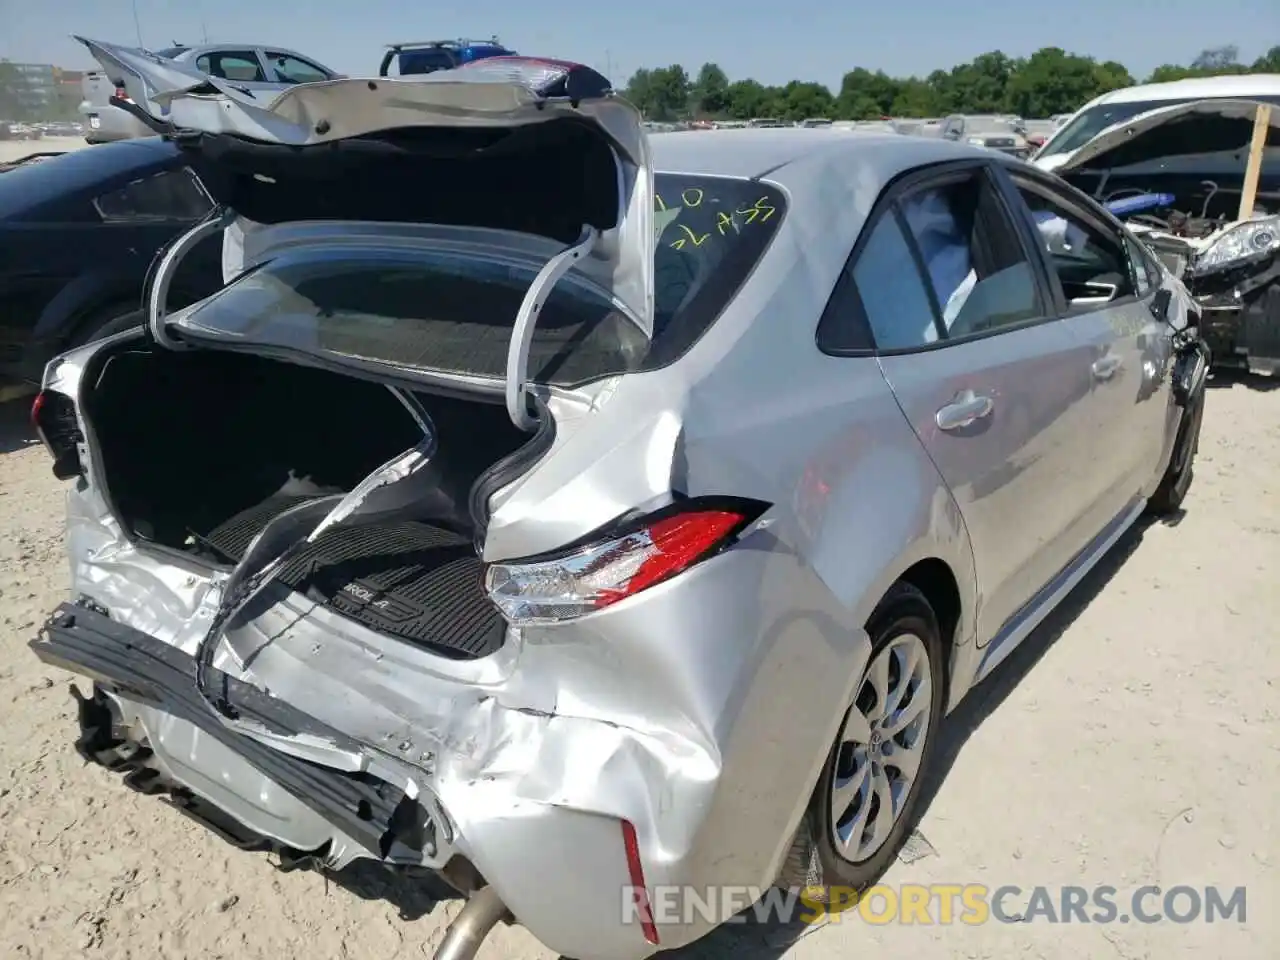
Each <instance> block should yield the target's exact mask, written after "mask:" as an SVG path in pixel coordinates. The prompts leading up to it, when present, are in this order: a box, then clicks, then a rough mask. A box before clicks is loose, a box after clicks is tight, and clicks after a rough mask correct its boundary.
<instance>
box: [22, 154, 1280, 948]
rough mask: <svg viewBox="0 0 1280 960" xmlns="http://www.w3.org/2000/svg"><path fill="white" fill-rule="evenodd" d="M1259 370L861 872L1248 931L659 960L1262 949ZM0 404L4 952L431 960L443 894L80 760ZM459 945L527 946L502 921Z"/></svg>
mask: <svg viewBox="0 0 1280 960" xmlns="http://www.w3.org/2000/svg"><path fill="white" fill-rule="evenodd" d="M5 146H9V145H5ZM1270 386H1272V384H1270V383H1268V382H1267V381H1258V380H1247V381H1245V380H1237V379H1229V380H1226V381H1224V382H1220V383H1218V384H1216V386H1215V388H1214V389H1213V390H1212V391H1211V396H1210V399H1209V408H1208V415H1207V418H1206V422H1205V436H1204V440H1203V442H1202V446H1201V456H1200V462H1199V468H1198V472H1197V478H1196V481H1195V485H1194V487H1193V488H1192V493H1191V495H1190V497H1189V498H1188V500H1187V504H1186V513H1185V515H1184V516H1183V517H1182V518H1181V519H1180V521H1179V522H1177V523H1176V524H1172V525H1157V526H1150V527H1146V528H1144V529H1142V530H1140V531H1135V532H1134V533H1133V534H1132V535H1130V536H1129V537H1127V538H1126V540H1125V541H1124V542H1122V543H1121V544H1120V545H1119V546H1118V547H1117V548H1116V550H1115V551H1114V552H1113V554H1112V556H1111V557H1110V558H1108V559H1109V562H1106V563H1104V565H1103V569H1099V570H1097V571H1095V572H1094V574H1093V575H1091V576H1090V578H1089V579H1088V580H1087V581H1086V582H1085V583H1084V584H1083V585H1082V586H1081V587H1080V589H1078V590H1077V591H1076V593H1075V594H1074V595H1073V596H1072V597H1071V598H1070V599H1069V601H1068V603H1067V604H1066V606H1065V608H1064V609H1062V610H1060V611H1058V613H1057V614H1055V615H1054V616H1053V617H1052V618H1051V619H1050V622H1049V623H1047V624H1046V625H1045V626H1044V627H1042V628H1041V629H1040V630H1039V631H1038V632H1037V634H1036V635H1035V636H1033V637H1032V638H1031V640H1029V641H1028V643H1027V644H1025V645H1024V647H1023V649H1022V650H1020V651H1019V652H1018V653H1017V654H1016V655H1015V656H1014V657H1013V658H1012V659H1011V660H1010V661H1009V662H1008V663H1007V664H1006V665H1005V666H1004V667H1003V668H1002V669H1001V670H1000V671H999V672H998V673H997V675H996V676H994V677H993V678H992V679H991V680H990V681H989V682H988V683H987V684H985V685H984V686H983V687H982V688H981V689H980V690H979V691H977V692H976V693H975V694H974V695H972V696H971V697H970V701H969V702H968V703H966V705H965V706H964V707H962V708H961V710H960V711H959V712H958V714H957V715H956V716H954V717H953V718H952V719H951V721H950V722H949V723H948V726H947V729H946V731H945V737H946V742H945V744H944V751H943V752H944V756H945V759H946V764H945V766H946V771H945V777H944V778H943V779H942V780H941V783H940V785H939V786H938V788H937V790H936V793H935V794H934V796H933V798H932V802H931V804H930V807H929V810H928V813H927V815H926V816H925V818H924V821H923V823H922V825H921V834H922V835H923V837H924V838H925V840H926V841H927V845H928V847H929V848H931V852H930V854H929V855H928V856H926V857H925V858H923V859H920V860H917V861H915V862H913V863H911V864H904V863H899V864H898V865H896V866H895V867H894V869H893V870H892V871H891V872H890V874H889V875H888V877H886V882H888V883H891V884H902V883H908V882H920V883H952V884H959V883H983V884H987V885H989V886H990V887H993V888H994V887H997V886H1000V885H1004V884H1013V885H1018V886H1020V887H1022V888H1024V889H1029V888H1031V887H1033V886H1036V885H1051V886H1054V887H1057V886H1060V885H1065V884H1078V885H1082V886H1093V885H1099V884H1109V885H1111V886H1114V887H1117V888H1120V889H1121V890H1122V891H1123V890H1126V889H1130V888H1133V887H1138V886H1141V885H1143V884H1148V883H1151V884H1160V885H1162V886H1163V887H1165V888H1168V887H1170V886H1173V885H1175V884H1189V885H1192V886H1195V887H1199V888H1201V889H1203V888H1204V887H1205V886H1206V885H1209V884H1218V885H1221V886H1225V887H1228V888H1232V887H1237V886H1245V887H1247V888H1248V893H1247V897H1248V899H1247V904H1248V920H1247V923H1245V924H1243V925H1242V924H1239V923H1236V922H1225V923H1224V922H1221V921H1220V922H1218V923H1217V924H1213V925H1207V924H1204V923H1196V924H1190V925H1178V924H1173V923H1170V922H1168V921H1165V922H1162V923H1159V924H1154V925H1140V924H1136V923H1131V924H1127V925H1126V924H1119V923H1115V924H1109V925H1101V924H1079V923H1074V924H1071V925H1069V926H1054V925H1050V924H1047V923H1043V922H1026V923H1017V924H1001V923H995V922H991V923H988V924H985V925H982V926H964V925H953V926H920V925H915V926H904V925H889V926H877V925H872V924H868V923H867V922H865V921H864V920H862V919H860V918H858V917H857V916H856V915H853V916H849V917H848V918H846V919H844V920H842V921H841V922H840V923H832V924H827V925H825V926H820V927H816V928H805V929H803V930H800V929H790V928H783V927H779V926H755V925H753V926H747V927H735V928H732V929H726V930H725V931H722V932H720V933H717V934H715V935H713V936H712V937H710V938H708V939H707V940H706V941H704V942H703V943H700V944H698V945H697V946H696V947H695V948H694V949H692V950H689V951H686V957H691V956H698V957H704V956H705V957H712V956H715V957H726V958H727V957H733V958H735V960H738V958H745V960H775V958H778V957H781V956H784V955H785V956H787V957H795V958H800V957H803V958H819V957H822V958H825V957H832V958H834V957H865V956H895V955H897V956H908V955H909V956H912V957H913V958H917V960H940V958H974V960H977V958H997V957H998V958H1002V960H1003V958H1014V957H1026V958H1043V960H1078V958H1080V957H1095V956H1096V957H1101V958H1112V957H1116V958H1120V960H1148V958H1158V960H1177V958H1181V957H1187V958H1191V957H1195V958H1197V960H1214V958H1223V960H1254V958H1257V960H1263V958H1267V960H1274V958H1276V957H1280V915H1278V914H1277V913H1276V911H1275V910H1274V907H1275V905H1276V904H1277V903H1280V807H1278V806H1277V798H1278V797H1280V628H1277V626H1276V625H1277V623H1280V590H1278V589H1277V588H1276V582H1277V571H1280V390H1276V391H1272V390H1270V389H1268V388H1269V387H1270ZM1274 386H1277V387H1280V383H1276V384H1274ZM25 415H26V411H25V405H23V404H20V403H19V404H8V405H6V406H3V407H0V616H2V617H3V626H2V630H3V632H2V633H0V641H2V642H3V644H4V649H3V657H2V658H0V711H2V712H0V716H2V717H3V723H2V724H0V911H2V913H0V944H3V945H4V946H5V955H6V956H10V957H21V958H48V960H61V958H72V957H77V958H79V957H91V958H103V960H105V958H126V957H128V958H139V960H141V958H152V957H163V958H175V960H176V958H217V957H225V958H231V957H235V958H237V960H258V958H262V960H267V958H270V960H275V958H277V957H280V956H299V955H302V954H303V953H304V951H305V953H306V955H307V956H308V957H311V958H314V960H329V958H334V960H375V958H376V960H385V958H389V957H414V956H430V955H431V952H432V949H433V948H434V946H435V945H436V944H437V943H438V942H439V939H440V937H441V934H442V931H443V928H444V924H445V923H446V922H447V920H448V919H449V918H450V917H451V916H452V915H453V914H454V913H456V911H457V909H458V904H457V903H456V902H446V903H433V902H432V900H431V899H430V897H429V896H428V895H427V894H426V892H425V891H423V890H422V889H420V888H413V887H409V886H407V885H404V884H401V883H397V882H394V881H392V880H390V879H389V878H386V877H384V876H383V875H382V874H380V873H379V872H376V871H375V872H363V873H357V874H353V875H350V876H347V877H344V878H341V880H342V884H339V883H336V882H334V881H332V880H326V879H325V878H324V877H322V876H320V875H318V874H312V873H292V874H280V873H278V872H276V871H275V870H274V869H273V867H272V865H271V863H270V862H269V860H268V858H267V857H266V856H264V855H260V854H244V853H240V852H238V851H234V850H232V849H231V848H229V847H227V846H225V845H223V844H222V843H221V842H220V841H219V840H217V839H215V838H214V837H213V836H211V835H210V834H208V833H206V832H205V831H204V830H203V829H201V828H200V827H197V826H196V825H194V824H192V823H190V822H189V821H187V820H186V819H184V818H183V817H182V816H180V815H179V814H178V813H177V812H176V811H175V810H171V809H168V808H166V807H165V806H164V805H163V804H162V803H161V802H160V801H158V800H155V799H148V798H143V797H139V796H137V795H135V794H133V793H131V792H129V791H128V790H126V789H125V788H124V787H123V786H122V785H121V783H120V782H119V779H118V778H117V777H116V776H114V775H112V774H110V773H107V772H106V771H103V770H101V769H99V768H96V767H88V768H86V767H84V766H83V765H82V764H81V762H80V760H79V758H78V757H77V756H76V755H75V753H74V752H73V750H72V748H71V740H72V729H73V725H74V724H73V720H74V716H73V709H72V701H71V698H70V697H69V696H68V694H67V684H68V682H69V681H70V679H71V678H70V677H68V676H66V675H63V674H59V673H56V672H53V671H50V670H49V669H47V668H45V667H44V666H42V665H41V664H40V663H39V662H38V661H37V660H36V659H35V658H34V657H33V656H32V655H31V654H30V652H29V651H28V650H27V648H26V641H27V640H28V639H29V638H30V637H31V635H32V634H33V632H34V630H35V628H36V626H37V624H38V623H39V622H40V621H41V619H42V618H43V616H44V614H45V613H46V612H47V611H48V610H49V609H51V608H52V607H53V606H54V605H55V604H56V603H57V602H58V601H59V600H61V599H62V598H63V596H64V591H65V578H66V574H65V568H64V562H63V559H62V553H61V513H62V505H61V498H60V495H59V489H58V484H57V483H56V482H55V481H54V480H53V478H52V477H51V475H50V473H49V469H48V467H49V463H48V458H47V456H46V455H45V453H44V451H43V449H41V448H40V447H39V445H38V444H36V443H34V442H33V440H32V438H31V437H30V434H29V432H28V430H27V427H26V422H25ZM1268 584H1270V586H1268ZM1014 905H1015V906H1016V905H1017V904H1016V903H1015V904H1014ZM1268 905H1269V906H1268ZM481 956H482V957H483V958H486V960H496V958H499V957H521V958H525V957H528V958H533V957H545V956H548V954H547V952H546V951H545V950H543V949H541V948H540V947H539V945H538V944H537V943H536V942H535V941H534V940H533V939H532V938H531V937H530V936H528V935H527V934H526V933H524V932H523V931H521V930H519V929H506V930H500V931H499V932H498V933H497V934H496V935H495V936H494V937H493V938H491V939H490V941H489V942H488V943H487V944H486V946H485V949H484V950H483V951H482V953H481Z"/></svg>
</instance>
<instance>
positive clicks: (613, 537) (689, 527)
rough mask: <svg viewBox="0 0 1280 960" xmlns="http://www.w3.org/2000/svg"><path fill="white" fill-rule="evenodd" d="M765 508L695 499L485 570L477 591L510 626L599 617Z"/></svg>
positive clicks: (684, 566) (726, 538)
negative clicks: (549, 551) (578, 542)
mask: <svg viewBox="0 0 1280 960" xmlns="http://www.w3.org/2000/svg"><path fill="white" fill-rule="evenodd" d="M767 507H768V505H767V504H763V503H760V502H759V501H755V500H743V499H737V498H724V497H700V498H696V499H691V500H683V501H680V502H679V503H676V504H674V505H672V506H671V507H667V508H665V509H663V510H660V511H658V512H656V513H653V514H650V515H648V516H646V517H644V518H642V519H640V520H634V521H631V522H629V523H626V524H624V525H621V526H618V527H617V528H615V529H611V530H609V531H608V532H605V533H602V534H600V535H598V536H594V537H591V538H589V539H588V540H587V541H586V542H585V543H583V544H582V545H580V546H576V547H572V548H569V549H567V550H564V551H561V552H558V553H556V554H551V555H546V556H542V557H534V558H531V559H528V560H508V561H503V562H500V563H494V564H490V565H489V566H488V567H487V568H486V570H485V589H486V590H487V591H488V594H489V597H490V599H492V600H493V602H494V603H495V604H497V606H498V608H499V609H500V610H501V611H502V613H503V615H504V616H505V617H506V618H507V620H508V621H510V622H511V623H517V624H524V623H556V622H559V621H562V620H571V619H573V618H574V617H580V616H582V615H584V614H587V613H591V612H593V611H595V610H601V609H603V608H605V607H608V606H610V605H612V604H615V603H617V602H618V601H620V600H625V599H626V598H627V597H631V596H634V595H635V594H637V593H640V592H641V591H643V590H647V589H648V588H649V587H652V586H655V585H656V584H659V583H662V582H663V581H666V580H669V579H671V578H672V577H674V576H676V575H677V574H679V573H682V572H684V571H685V570H688V569H689V568H690V567H692V566H694V565H695V564H698V563H701V562H702V561H703V560H706V559H707V558H709V557H712V556H714V555H715V554H717V553H719V552H721V551H722V550H724V549H725V548H726V547H728V546H729V545H730V544H732V543H733V542H734V540H735V539H736V538H737V537H738V535H739V534H740V533H742V531H743V530H744V529H745V528H746V527H747V526H749V525H750V524H751V523H753V522H755V520H756V519H758V518H759V517H760V515H761V514H763V513H764V511H765V510H766V509H767Z"/></svg>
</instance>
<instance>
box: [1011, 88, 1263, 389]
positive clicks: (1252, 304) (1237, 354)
mask: <svg viewBox="0 0 1280 960" xmlns="http://www.w3.org/2000/svg"><path fill="white" fill-rule="evenodd" d="M1216 80H1217V81H1229V82H1230V84H1231V85H1232V87H1241V86H1242V85H1247V86H1250V87H1252V88H1254V89H1260V88H1266V89H1271V90H1273V91H1274V92H1273V94H1272V95H1271V96H1266V95H1261V96H1258V97H1250V98H1239V97H1215V98H1213V99H1194V100H1190V101H1181V100H1180V101H1178V102H1173V103H1166V104H1156V103H1149V102H1144V103H1143V104H1142V106H1144V107H1147V108H1149V109H1144V110H1143V111H1142V112H1139V113H1137V114H1136V115H1135V114H1132V112H1131V111H1126V110H1122V109H1120V108H1121V107H1125V106H1130V105H1128V104H1119V105H1115V104H1101V105H1098V106H1094V105H1092V104H1091V105H1090V106H1089V107H1086V108H1085V110H1083V111H1081V113H1080V115H1079V116H1078V118H1077V119H1076V120H1073V121H1072V122H1071V123H1068V124H1067V125H1066V126H1065V127H1064V128H1063V129H1062V130H1061V131H1060V132H1059V134H1058V135H1057V136H1056V137H1055V138H1054V139H1053V140H1050V141H1049V143H1047V144H1046V145H1045V148H1044V150H1043V151H1042V152H1041V153H1040V154H1038V155H1037V157H1036V158H1035V162H1036V164H1037V165H1039V166H1041V167H1043V168H1044V169H1048V170H1052V171H1054V172H1055V173H1057V174H1058V175H1059V176H1061V177H1063V178H1064V179H1066V180H1067V181H1068V182H1069V183H1071V184H1073V185H1074V186H1077V187H1079V188H1080V189H1081V190H1084V191H1085V192H1086V193H1088V194H1090V195H1091V196H1093V197H1095V198H1096V199H1098V200H1100V201H1103V202H1104V203H1105V204H1106V205H1107V207H1108V208H1109V209H1110V210H1111V211H1112V212H1113V213H1115V214H1116V215H1117V216H1119V217H1120V218H1121V219H1123V220H1125V222H1126V225H1127V226H1128V227H1129V229H1130V230H1132V231H1133V232H1134V233H1135V234H1137V235H1138V236H1140V237H1141V238H1142V239H1143V240H1144V242H1146V244H1147V245H1148V246H1150V247H1151V248H1152V250H1154V251H1155V252H1156V254H1157V255H1158V256H1160V258H1161V260H1162V261H1163V262H1164V263H1165V265H1166V266H1167V267H1169V269H1170V270H1171V271H1173V273H1174V274H1175V275H1176V276H1178V277H1180V278H1181V279H1182V281H1183V283H1184V284H1186V286H1187V288H1188V290H1189V291H1190V292H1191V294H1192V296H1193V297H1194V298H1195V300H1196V302H1197V304H1198V306H1199V309H1200V311H1201V314H1202V318H1201V322H1200V326H1201V332H1202V334H1203V336H1204V338H1205V341H1206V342H1207V343H1208V345H1209V348H1210V350H1211V351H1212V353H1213V362H1214V364H1215V365H1230V366H1240V367H1247V368H1249V369H1250V370H1253V371H1254V372H1257V373H1266V374H1272V373H1277V372H1280V78H1277V77H1267V76H1255V77H1231V78H1226V77H1223V78H1216ZM1186 83H1187V82H1180V83H1174V84H1167V85H1161V86H1167V87H1171V88H1178V89H1181V88H1182V87H1184V86H1185V84H1186ZM1195 83H1196V84H1198V85H1199V86H1198V88H1199V87H1206V88H1207V89H1212V86H1213V83H1212V82H1210V81H1195ZM1218 86H1221V84H1220V83H1219V84H1218ZM1148 89H1149V90H1152V91H1155V90H1157V87H1155V86H1153V87H1151V88H1148ZM1206 92H1207V91H1206ZM1132 95H1133V96H1137V95H1138V94H1132ZM1148 96H1151V97H1154V94H1148ZM1099 111H1103V112H1104V113H1105V115H1107V116H1111V115H1112V114H1115V115H1116V116H1119V117H1123V119H1120V120H1118V121H1117V122H1115V123H1113V124H1111V125H1110V126H1108V127H1106V128H1105V129H1103V130H1101V131H1100V132H1098V133H1096V135H1094V136H1093V137H1092V138H1091V139H1089V140H1086V141H1083V142H1081V141H1080V139H1079V137H1078V136H1076V134H1075V133H1074V132H1073V127H1075V126H1078V127H1079V128H1080V129H1081V130H1087V129H1089V120H1090V113H1091V112H1094V113H1096V112H1099ZM1264 128H1265V129H1264ZM1251 147H1253V148H1254V149H1252V150H1251ZM1259 148H1260V149H1259ZM1251 160H1252V162H1253V164H1254V166H1255V168H1256V171H1255V172H1254V173H1253V175H1252V178H1251V179H1252V181H1253V182H1252V184H1251V185H1248V184H1247V183H1246V181H1247V180H1248V179H1250V177H1249V176H1248V174H1249V168H1250V162H1251ZM1246 194H1247V197H1246V196H1245V195H1246Z"/></svg>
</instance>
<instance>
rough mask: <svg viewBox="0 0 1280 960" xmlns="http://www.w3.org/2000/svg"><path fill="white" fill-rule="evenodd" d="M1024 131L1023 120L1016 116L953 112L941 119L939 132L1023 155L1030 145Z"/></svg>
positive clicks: (945, 137) (946, 136) (942, 135)
mask: <svg viewBox="0 0 1280 960" xmlns="http://www.w3.org/2000/svg"><path fill="white" fill-rule="evenodd" d="M1024 131H1025V127H1024V126H1023V124H1022V121H1021V120H1020V119H1019V118H1017V117H1006V116H965V115H964V114H956V115H954V116H950V117H947V118H946V119H945V120H943V121H942V124H941V126H940V127H939V128H938V136H940V137H942V138H943V139H944V140H963V141H964V142H966V143H971V144H973V145H974V146H975V147H986V148H987V149H988V150H999V151H1000V152H1001V153H1007V154H1009V155H1010V156H1013V157H1019V158H1022V159H1026V158H1027V157H1028V156H1030V154H1031V147H1030V145H1029V144H1028V143H1027V139H1026V137H1025V136H1023V133H1024Z"/></svg>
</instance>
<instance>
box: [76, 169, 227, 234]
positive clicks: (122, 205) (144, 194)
mask: <svg viewBox="0 0 1280 960" xmlns="http://www.w3.org/2000/svg"><path fill="white" fill-rule="evenodd" d="M93 205H94V207H95V208H96V209H97V211H98V214H99V216H101V217H102V219H103V220H104V221H107V222H114V223H119V222H122V221H127V222H136V221H144V220H155V221H161V220H181V221H189V220H196V219H199V218H200V217H203V216H205V215H206V214H207V213H208V212H209V211H210V210H212V209H213V203H212V202H211V201H210V200H209V197H208V195H207V194H206V193H205V192H204V188H203V187H202V186H201V185H200V181H199V180H197V179H196V176H195V174H194V173H192V172H191V171H190V170H188V169H186V168H185V167H183V168H181V169H178V170H166V171H164V172H163V173H157V174H153V175H152V176H150V177H145V178H143V179H141V180H135V181H134V182H133V183H130V184H128V185H127V186H124V187H122V188H120V189H119V190H113V191H111V192H110V193H104V194H103V195H102V196H100V197H98V198H97V199H95V200H94V201H93Z"/></svg>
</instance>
